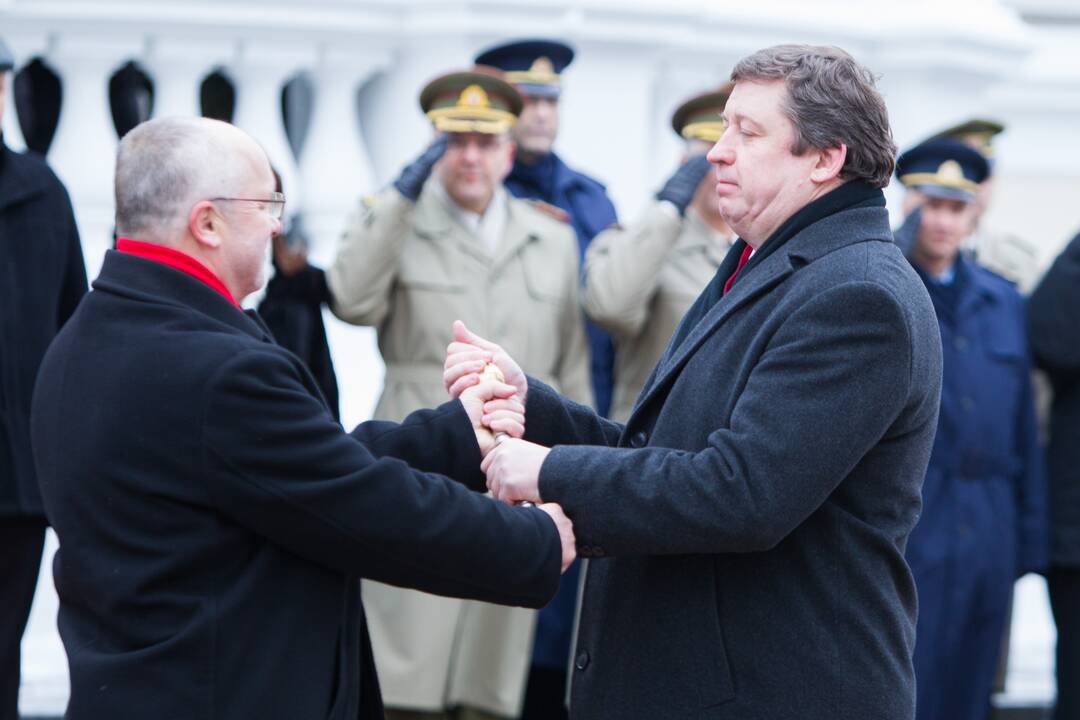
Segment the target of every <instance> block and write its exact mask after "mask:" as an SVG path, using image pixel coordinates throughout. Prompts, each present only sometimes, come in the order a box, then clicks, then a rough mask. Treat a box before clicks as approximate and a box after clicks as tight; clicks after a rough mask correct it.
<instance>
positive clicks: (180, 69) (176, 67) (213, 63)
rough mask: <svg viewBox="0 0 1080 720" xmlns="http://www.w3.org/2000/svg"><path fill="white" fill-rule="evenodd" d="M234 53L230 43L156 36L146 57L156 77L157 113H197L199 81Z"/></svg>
mask: <svg viewBox="0 0 1080 720" xmlns="http://www.w3.org/2000/svg"><path fill="white" fill-rule="evenodd" d="M232 57H233V47H232V45H231V44H229V43H225V42H222V43H217V44H211V43H208V42H203V41H196V40H192V39H189V38H180V37H159V38H153V39H152V40H151V41H150V43H149V52H148V53H147V56H146V59H145V60H144V61H143V64H144V65H145V67H146V69H147V71H148V72H149V73H150V75H151V77H152V79H153V81H154V111H153V116H154V117H198V116H199V115H201V114H202V113H201V108H200V107H199V85H200V84H201V83H202V81H203V79H204V78H205V77H206V76H207V75H208V74H209V73H210V72H211V71H212V70H213V69H214V68H215V67H217V66H219V65H225V64H226V63H227V62H228V61H230V60H231V59H232Z"/></svg>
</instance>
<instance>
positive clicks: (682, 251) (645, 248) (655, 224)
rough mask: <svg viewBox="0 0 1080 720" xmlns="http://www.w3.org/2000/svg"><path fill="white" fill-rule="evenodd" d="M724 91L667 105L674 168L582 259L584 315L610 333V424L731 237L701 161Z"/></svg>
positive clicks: (718, 126)
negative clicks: (638, 212) (632, 216)
mask: <svg viewBox="0 0 1080 720" xmlns="http://www.w3.org/2000/svg"><path fill="white" fill-rule="evenodd" d="M730 92H731V85H730V84H728V85H725V86H724V87H722V88H720V89H717V90H712V91H710V92H706V93H702V94H700V95H697V96H695V97H693V98H690V99H689V100H687V101H686V102H684V103H683V104H682V105H680V106H679V107H678V108H677V109H676V110H675V113H674V114H673V115H672V118H671V125H672V127H673V128H674V130H675V132H676V134H678V135H679V136H680V137H682V138H683V139H684V140H685V142H686V150H685V155H684V156H683V162H682V164H681V166H680V167H679V168H678V169H677V170H676V171H675V172H674V174H672V176H671V177H670V178H669V179H668V180H667V182H666V183H665V184H664V186H663V187H662V188H661V189H660V191H659V192H658V193H657V194H656V201H655V202H653V203H652V205H650V206H649V207H648V208H647V209H646V210H645V212H644V214H643V215H642V217H641V218H640V220H638V222H637V223H636V224H635V225H633V226H631V227H629V228H625V229H624V228H620V227H612V228H609V229H607V230H605V231H604V232H602V233H600V235H598V236H597V237H596V239H595V240H594V241H593V243H592V245H591V246H590V247H589V252H588V254H587V255H586V257H585V288H584V296H583V297H584V304H585V312H586V314H587V315H588V316H589V317H590V318H591V319H592V320H593V322H595V323H596V324H597V325H599V326H600V327H602V328H604V329H605V330H607V331H608V332H610V333H611V335H612V337H614V338H615V348H616V355H615V357H616V365H615V378H616V382H615V399H614V403H613V406H612V411H611V418H612V419H613V420H616V421H618V422H626V420H627V419H628V418H629V417H630V411H631V409H632V408H633V406H634V401H635V400H636V399H637V396H638V393H639V392H640V391H641V388H642V387H643V386H644V384H645V381H646V379H648V377H649V373H651V372H652V369H653V366H654V365H656V361H657V360H659V359H660V355H661V354H662V353H663V352H664V348H665V347H667V344H668V341H669V340H670V339H671V336H672V334H674V332H675V328H676V327H677V326H678V324H679V321H680V320H682V317H683V315H685V314H686V311H687V310H688V309H689V308H690V305H691V304H693V302H694V299H695V298H696V297H697V296H698V295H699V294H701V291H702V290H703V289H704V288H705V286H706V285H707V284H708V283H709V280H711V279H712V277H713V275H715V274H716V269H717V268H718V267H719V266H720V263H721V262H722V261H723V259H724V255H726V254H727V251H728V250H729V249H730V248H731V245H732V243H733V242H734V240H735V237H734V233H733V232H732V230H731V228H729V227H728V225H727V223H725V222H724V219H723V218H722V217H720V213H719V209H718V206H717V203H716V194H715V191H714V186H715V183H714V182H713V181H712V179H711V176H710V175H709V174H708V170H709V163H708V161H707V160H706V159H705V153H707V152H708V151H709V148H710V147H712V145H713V144H714V143H716V141H717V140H719V139H720V135H721V134H722V133H723V132H724V121H723V119H722V118H721V113H722V112H723V111H724V103H726V102H727V98H728V95H729V94H730Z"/></svg>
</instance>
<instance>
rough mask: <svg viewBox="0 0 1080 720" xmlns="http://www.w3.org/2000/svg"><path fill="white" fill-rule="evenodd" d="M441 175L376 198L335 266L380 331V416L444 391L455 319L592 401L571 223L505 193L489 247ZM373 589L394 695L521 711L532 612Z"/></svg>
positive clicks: (350, 300)
mask: <svg viewBox="0 0 1080 720" xmlns="http://www.w3.org/2000/svg"><path fill="white" fill-rule="evenodd" d="M436 182H438V180H437V179H432V180H429V181H428V183H427V185H426V186H425V188H424V191H423V193H422V194H421V196H420V198H419V199H418V200H417V202H416V203H415V205H414V204H413V203H412V202H410V201H408V200H406V199H405V198H403V197H402V196H401V195H400V194H399V193H398V192H397V191H396V190H393V189H390V190H387V191H385V192H383V193H381V194H380V195H378V196H376V197H375V198H374V199H373V200H372V201H371V202H368V203H365V204H364V206H363V207H361V208H360V209H359V210H358V212H357V213H356V214H355V215H354V216H353V217H352V218H350V221H349V223H348V227H347V229H346V231H345V235H344V238H343V240H342V243H341V247H340V249H339V251H338V256H337V259H336V260H335V261H334V264H333V266H332V267H331V268H330V269H329V271H328V272H327V282H328V284H329V287H330V290H331V293H332V295H333V297H334V302H333V304H332V310H333V312H334V313H335V314H336V315H337V316H338V317H340V318H341V319H343V320H345V321H346V322H350V323H353V324H357V325H371V326H374V327H375V328H377V331H378V343H379V349H380V351H381V353H382V357H383V360H384V362H385V363H386V382H385V386H384V388H383V392H382V396H381V397H380V399H379V402H378V406H377V407H376V409H375V417H376V418H377V419H383V420H401V419H402V418H404V417H405V415H407V414H408V413H409V412H412V411H413V410H416V409H418V408H423V407H434V406H437V405H439V404H441V403H444V402H446V400H447V395H446V390H445V389H444V388H443V382H442V370H443V361H444V359H445V356H446V346H447V345H448V344H449V343H450V341H451V339H452V336H451V323H452V322H453V321H454V320H457V319H461V320H464V321H465V323H466V324H467V325H468V326H469V328H470V329H472V330H473V331H474V332H476V333H478V334H480V335H481V336H483V337H486V338H489V339H491V340H493V341H495V342H497V343H499V344H500V345H502V346H503V347H504V348H505V349H506V350H507V351H508V352H509V353H510V355H511V356H512V357H513V358H515V359H516V360H517V361H518V362H519V363H520V364H521V366H522V367H523V368H525V369H526V370H527V371H528V372H529V373H531V374H533V375H535V376H537V377H539V378H541V379H543V380H544V381H545V382H548V383H551V384H553V385H554V386H555V387H557V388H559V389H560V390H561V391H562V392H563V393H565V394H566V395H568V396H569V397H572V398H575V399H577V400H579V401H581V402H587V403H588V402H591V390H590V386H589V375H588V358H587V353H588V350H587V345H586V339H585V332H584V327H583V320H582V316H581V308H580V304H579V291H578V250H577V244H576V240H575V237H574V233H573V230H572V229H571V227H570V226H569V225H568V224H566V223H563V222H560V221H558V220H556V219H554V218H552V217H549V216H548V215H546V214H544V213H542V212H540V211H538V210H537V209H535V208H534V207H533V206H532V205H531V204H530V203H527V202H525V201H521V200H516V199H513V198H507V199H506V202H505V207H506V213H507V216H506V223H505V228H504V231H503V233H502V237H501V238H500V239H499V242H498V245H497V247H496V248H495V250H494V253H492V252H491V251H490V250H489V249H488V247H486V246H485V245H484V243H483V242H482V240H481V238H479V237H477V236H476V235H475V234H474V233H473V232H471V231H470V230H468V229H466V227H465V225H464V224H462V223H461V222H459V220H458V218H457V217H455V214H454V213H453V211H452V209H451V207H450V206H449V203H450V202H452V201H450V200H449V199H448V198H447V197H446V196H445V193H443V192H438V191H439V190H441V188H435V187H433V183H436ZM461 531H462V532H468V528H462V529H461ZM363 599H364V605H365V608H366V612H367V619H368V624H369V629H370V633H371V641H372V645H373V647H374V652H375V661H376V666H377V668H378V673H379V681H380V684H381V686H382V692H383V700H384V703H385V704H386V705H387V706H388V707H394V708H408V709H417V710H440V709H443V708H446V707H452V706H455V705H467V706H470V707H476V708H480V709H483V710H486V711H488V712H492V713H496V714H500V715H504V716H508V717H513V716H515V715H517V713H518V712H519V709H520V705H521V701H522V699H523V694H524V684H525V680H526V677H527V673H528V664H529V655H530V652H531V643H532V634H533V625H534V623H535V611H531V610H526V609H522V608H505V607H499V606H495V605H489V604H486V603H479V602H473V601H462V600H457V599H450V598H443V597H436V596H433V595H427V594H424V593H420V592H417V591H413V590H402V589H400V588H394V587H390V586H388V585H381V584H378V583H374V582H368V583H365V585H364V592H363Z"/></svg>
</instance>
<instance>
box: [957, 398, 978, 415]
mask: <svg viewBox="0 0 1080 720" xmlns="http://www.w3.org/2000/svg"><path fill="white" fill-rule="evenodd" d="M960 407H962V408H964V412H968V413H970V412H975V401H974V400H972V399H971V396H970V395H965V396H964V397H962V398H960Z"/></svg>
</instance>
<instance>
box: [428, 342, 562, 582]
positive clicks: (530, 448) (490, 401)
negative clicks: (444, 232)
mask: <svg viewBox="0 0 1080 720" xmlns="http://www.w3.org/2000/svg"><path fill="white" fill-rule="evenodd" d="M443 384H444V385H445V386H446V391H447V392H448V393H449V394H450V397H452V398H457V399H458V400H460V401H461V404H462V405H463V406H464V407H465V412H466V413H468V415H469V419H470V420H471V421H472V425H473V430H474V431H475V432H476V440H477V443H478V444H479V445H480V455H481V456H482V457H483V462H482V463H481V465H480V469H481V470H483V471H484V474H485V475H487V487H488V490H490V491H491V494H492V496H494V497H495V498H496V499H497V500H501V501H503V502H505V503H508V504H511V505H516V504H520V503H525V502H528V503H535V504H536V505H537V507H538V508H539V509H540V510H543V511H544V512H546V513H547V514H548V515H549V516H550V517H551V519H552V520H553V521H554V523H555V527H556V528H558V531H559V539H560V540H561V542H562V569H563V571H564V572H565V571H566V568H567V567H569V566H570V563H572V562H573V561H574V558H575V557H577V550H576V544H575V540H574V527H573V523H571V522H570V519H569V518H567V517H566V514H565V513H564V512H563V509H562V507H561V506H559V505H557V504H555V503H544V501H543V500H542V499H541V498H540V489H539V482H540V466H541V465H543V464H544V458H546V457H547V454H548V453H549V452H550V451H551V450H550V448H546V447H544V446H543V445H537V444H536V443H531V442H528V441H526V440H523V439H522V438H523V437H524V435H525V398H526V395H527V394H528V392H529V384H528V380H527V379H526V377H525V373H524V372H522V370H521V367H520V366H519V365H518V364H517V363H516V362H514V360H513V359H512V358H511V357H510V356H509V355H507V354H506V351H504V350H503V349H502V348H501V347H499V346H498V345H496V344H495V343H492V342H490V341H488V340H485V339H483V338H482V337H480V336H478V335H476V334H474V333H472V332H471V331H470V330H469V329H468V328H466V327H465V324H464V323H463V322H461V321H460V320H458V321H455V322H454V341H453V342H452V343H450V345H449V347H447V349H446V362H445V364H444V366H443Z"/></svg>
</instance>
